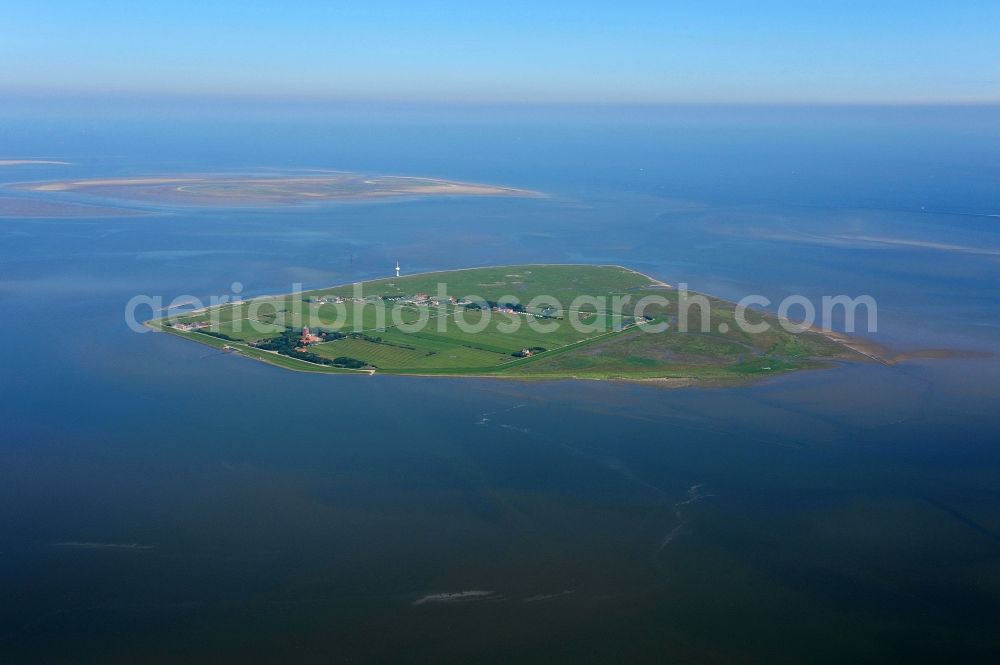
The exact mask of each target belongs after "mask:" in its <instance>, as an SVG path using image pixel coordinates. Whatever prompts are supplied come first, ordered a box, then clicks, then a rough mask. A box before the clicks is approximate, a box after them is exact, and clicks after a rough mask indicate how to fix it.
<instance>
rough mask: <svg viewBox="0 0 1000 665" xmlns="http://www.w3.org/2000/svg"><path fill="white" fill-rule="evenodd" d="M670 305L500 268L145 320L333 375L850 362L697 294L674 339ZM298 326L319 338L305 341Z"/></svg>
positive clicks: (571, 272)
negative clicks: (742, 319)
mask: <svg viewBox="0 0 1000 665" xmlns="http://www.w3.org/2000/svg"><path fill="white" fill-rule="evenodd" d="M691 295H692V296H695V295H696V294H691ZM679 297H680V296H679V294H678V292H677V291H676V290H674V289H673V288H671V287H669V286H667V285H666V284H663V283H662V282H658V281H656V280H654V279H652V278H650V277H648V276H646V275H643V274H641V273H638V272H635V271H633V270H629V269H627V268H623V267H621V266H596V265H525V266H502V267H492V268H473V269H468V270H455V271H445V272H436V273H425V274H421V275H413V276H405V277H399V278H395V277H393V278H386V279H379V280H371V281H368V282H363V283H359V284H348V285H343V286H337V287H330V288H324V289H317V290H314V291H307V292H302V293H296V294H291V295H285V296H274V297H266V298H257V299H254V300H250V301H246V302H242V303H239V304H236V305H223V306H220V307H215V308H209V309H205V310H201V311H198V312H190V313H187V314H181V315H173V316H169V317H164V318H160V319H155V320H153V321H150V322H149V323H148V325H149V326H150V327H152V328H154V329H156V330H160V331H164V332H168V333H172V334H175V335H179V336H182V337H186V338H188V339H192V340H195V341H199V342H202V343H207V344H210V345H212V346H215V347H217V348H223V347H226V348H227V349H228V350H231V351H235V352H238V353H242V354H244V355H246V356H248V357H252V358H255V359H258V360H263V361H265V362H270V363H273V364H277V365H280V366H282V367H287V368H290V369H298V370H304V371H319V372H335V373H336V372H339V373H343V372H353V373H358V372H365V373H394V374H451V375H483V376H502V377H520V378H570V377H572V378H591V379H657V378H663V379H686V380H690V381H692V382H714V383H726V382H739V381H745V380H747V379H748V378H754V377H763V376H770V375H775V374H779V373H783V372H789V371H794V370H797V369H804V368H811V367H817V366H821V365H823V364H829V362H830V361H831V360H834V359H859V358H860V356H859V355H858V354H857V353H856V352H854V351H852V350H850V349H848V348H847V347H845V346H844V345H842V344H840V343H839V342H837V341H834V340H831V339H829V338H827V337H826V336H824V335H822V334H819V333H817V332H812V331H810V332H804V333H792V332H788V331H786V330H784V329H783V328H782V327H780V326H779V322H778V319H777V318H776V317H774V316H771V315H769V314H763V313H761V312H753V311H752V312H748V313H747V316H746V318H747V319H748V320H749V321H750V322H751V323H762V322H763V323H767V324H768V325H769V327H770V329H769V330H768V331H766V332H761V333H750V332H745V331H743V330H741V329H740V327H739V326H738V325H736V323H737V320H736V316H735V305H734V304H733V303H729V302H726V301H723V300H718V299H715V298H711V297H707V296H698V297H703V298H706V299H707V302H708V303H709V305H710V307H709V308H708V309H709V314H708V316H707V317H706V319H705V320H704V324H706V325H704V326H703V325H702V323H703V322H702V316H701V311H702V310H701V307H700V306H699V305H697V304H692V305H691V306H690V307H688V308H685V309H687V311H688V319H689V321H690V326H689V329H690V332H680V331H678V323H679V318H678V317H679V315H680V309H681V308H680V307H679V302H678V300H679ZM644 301H648V302H646V305H645V306H644V307H641V308H638V309H637V306H639V305H640V303H643V302H644ZM509 309H514V310H515V311H513V312H511V311H509ZM192 325H193V326H195V327H194V328H191V329H187V328H186V326H192ZM304 326H307V327H309V328H310V330H311V331H312V333H313V334H315V335H318V338H317V339H314V340H309V341H308V343H303V342H302V338H301V336H302V329H303V327H304ZM660 328H665V330H663V331H658V332H652V331H653V330H658V329H660ZM524 350H529V353H524Z"/></svg>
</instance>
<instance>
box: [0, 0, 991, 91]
mask: <svg viewBox="0 0 1000 665" xmlns="http://www.w3.org/2000/svg"><path fill="white" fill-rule="evenodd" d="M998 28H1000V2H996V1H993V2H963V1H961V0H960V1H958V2H943V1H941V0H938V1H936V2H924V1H923V0H912V1H910V2H897V1H894V0H885V1H882V2H836V0H827V1H825V2H813V1H811V0H800V1H799V2H752V0H747V1H746V2H711V1H703V2H690V3H678V2H668V1H663V2H629V1H618V2H615V1H609V2H588V1H587V0H578V1H577V2H572V3H564V2H549V3H545V4H544V6H542V3H541V2H520V1H506V2H496V3H488V4H487V3H483V4H474V3H472V2H463V3H459V2H417V1H415V0H414V1H411V2H381V1H378V0H371V1H366V2H360V1H355V2H344V3H341V2H313V1H309V0H299V1H298V2H277V1H275V2H257V1H254V0H239V1H232V0H213V1H209V0H202V1H201V2H188V1H187V0H171V1H170V2H155V3H154V2H143V1H142V0H131V1H130V2H118V1H108V0H105V1H104V2H84V1H79V0H76V1H74V0H63V1H58V0H57V1H50V2H46V1H45V0H39V1H38V2H31V3H29V2H16V3H15V2H11V3H5V6H4V7H3V8H2V9H0V91H2V92H3V93H5V94H8V95H10V94H25V93H30V94H39V93H42V94H44V93H48V92H71V93H78V92H96V93H109V92H113V93H183V94H203V93H212V94H222V95H253V96H276V97H283V96H291V97H305V98H312V97H317V98H340V99H362V100H363V99H375V100H420V101H447V102H456V101H457V102H463V101H471V102H488V101H503V102H518V101H528V102H647V103H658V102H712V103H714V102H735V103H817V102H818V103H936V102H945V103H975V102H998V101H1000V35H998V34H997V32H998Z"/></svg>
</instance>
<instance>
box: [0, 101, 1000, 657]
mask: <svg viewBox="0 0 1000 665" xmlns="http://www.w3.org/2000/svg"><path fill="white" fill-rule="evenodd" d="M14 157H48V158H53V159H63V160H66V161H70V162H73V164H72V165H68V166H59V165H47V166H42V165H33V166H7V167H0V169H2V170H0V181H2V182H16V181H25V180H44V179H65V178H83V177H93V176H105V175H140V174H160V173H176V172H183V173H192V172H214V171H234V170H244V171H245V170H252V169H297V168H332V169H342V170H350V171H362V172H369V173H379V174H409V175H425V176H435V177H443V178H451V179H456V180H473V181H483V182H489V183H497V184H504V185H511V186H517V187H526V188H530V189H535V190H539V191H542V192H545V193H546V194H548V195H549V196H548V197H547V198H544V199H453V200H423V201H398V202H391V203H377V204H375V203H368V204H339V205H323V206H318V207H301V208H284V209H271V210H239V211H232V210H230V211H208V210H198V209H191V210H188V211H184V212H182V213H181V212H178V213H173V214H161V215H155V216H145V217H131V218H106V219H46V220H43V219H16V218H7V219H0V312H2V314H3V325H2V326H0V367H2V368H3V369H2V372H3V374H2V379H0V417H2V430H0V432H2V434H0V661H3V662H9V663H20V662H44V663H58V662H94V663H115V662H161V661H162V662H178V661H184V662H229V661H232V662H385V663H400V662H463V663H469V662H538V663H553V662H595V663H617V662H620V663H640V662H656V663H662V662H711V663H721V662H739V663H750V662H754V663H779V662H788V663H793V662H794V663H805V662H816V663H845V662H885V661H901V662H915V661H916V660H921V661H941V662H945V661H947V662H956V661H962V662H974V661H983V662H987V661H989V662H996V659H997V658H998V657H1000V631H998V630H997V627H998V626H1000V396H998V389H1000V361H998V360H997V359H996V358H990V357H987V358H983V357H979V358H966V359H950V360H933V361H932V360H922V361H917V362H912V363H906V364H901V365H897V366H893V367H882V366H873V365H847V366H843V367H839V368H836V369H832V370H825V371H818V372H810V373H800V374H796V375H794V376H791V377H787V378H784V379H780V380H775V381H772V382H765V383H761V384H758V385H755V386H752V387H744V388H738V389H709V390H704V389H702V390H692V389H688V390H679V391H667V390H662V389H658V388H651V387H646V386H634V385H616V384H610V383H591V382H572V381H565V382H548V383H516V382H506V381H499V380H479V379H454V378H449V379H445V378H441V379H427V378H404V377H381V376H375V377H370V378H369V377H337V376H317V375H308V374H297V373H292V372H288V371H284V370H280V369H276V368H273V367H269V366H266V365H262V364H258V363H254V362H250V361H247V360H244V359H240V358H237V357H232V356H229V355H220V354H216V353H213V352H212V350H211V349H209V348H207V347H203V346H200V345H195V344H190V343H184V342H183V341H181V340H178V339H176V338H173V337H168V336H166V335H156V334H134V333H133V332H131V331H130V330H129V329H128V328H127V327H126V326H125V323H124V318H123V312H124V307H125V303H126V301H127V300H128V299H129V298H130V297H131V296H133V295H135V294H138V293H144V294H150V295H162V296H163V297H165V298H166V299H168V300H169V299H171V298H174V297H175V296H180V295H185V294H189V295H193V296H197V297H199V298H207V297H208V296H210V295H213V294H226V293H229V289H230V285H231V284H232V283H233V282H234V281H239V282H241V283H242V284H243V286H244V291H243V295H244V296H253V295H258V294H266V293H276V292H286V291H289V290H290V289H291V285H292V283H293V282H300V283H303V284H304V285H305V288H311V287H319V286H324V285H329V284H335V283H344V282H349V281H352V280H357V279H367V278H372V277H376V276H384V275H386V274H388V273H389V271H390V269H391V267H392V265H393V263H394V261H395V260H396V259H397V258H399V260H400V261H401V263H402V265H403V269H404V272H410V273H413V272H421V271H426V270H436V269H447V268H458V267H472V266H478V265H494V264H500V263H527V262H552V263H557V262H594V263H610V262H613V263H621V264H624V265H627V266H630V267H633V268H635V269H637V270H640V271H642V272H646V273H648V274H651V275H654V276H656V277H658V278H661V279H663V280H665V281H668V282H670V283H678V282H687V283H688V284H690V287H691V288H692V289H695V290H700V291H705V292H708V293H713V294H715V295H719V296H722V297H727V298H731V299H738V298H741V297H743V296H744V295H747V294H749V293H760V294H764V295H766V296H768V297H770V298H772V299H773V300H775V301H777V300H780V299H781V298H783V297H785V296H787V295H789V294H792V293H797V294H803V295H805V296H807V297H809V298H813V299H818V298H819V297H821V296H822V295H837V294H846V295H850V296H856V295H861V294H869V295H871V296H873V297H874V298H875V299H876V300H877V301H878V305H879V311H878V315H879V317H878V324H879V332H878V333H877V334H874V335H871V337H872V338H873V339H875V340H876V341H878V342H881V343H883V344H886V345H888V346H890V347H891V348H892V349H894V350H897V351H908V350H914V349H921V348H947V349H960V350H968V351H982V352H990V351H997V350H998V349H1000V217H998V215H1000V110H998V109H933V108H927V109H765V108H753V109H717V108H683V109H657V108H635V109H613V108H603V109H574V108H568V107H567V108H544V109H517V108H509V109H489V108H474V109H455V108H451V109H448V108H443V109H442V108H391V107H382V108H378V109H366V108H361V107H337V108H332V109H324V108H305V107H298V108H290V107H277V106H275V107H266V108H260V107H255V108H248V107H243V106H240V105H235V104H234V105H230V106H224V107H218V106H216V107H200V106H197V105H196V104H194V103H192V104H191V105H187V106H181V105H178V104H175V103H171V104H168V105H156V104H153V103H152V102H129V103H126V104H122V105H118V106H114V107H103V106H95V105H94V104H93V103H92V102H88V101H87V100H83V101H80V102H78V103H76V104H70V103H64V104H62V105H49V106H45V105H40V104H7V105H5V106H0V159H2V158H14Z"/></svg>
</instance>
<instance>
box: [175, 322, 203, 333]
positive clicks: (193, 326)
mask: <svg viewBox="0 0 1000 665" xmlns="http://www.w3.org/2000/svg"><path fill="white" fill-rule="evenodd" d="M210 325H212V324H211V323H209V322H208V321H195V322H194V323H171V324H170V327H171V328H173V329H174V330H180V331H181V332H191V331H192V330H201V329H202V328H207V327H209V326H210Z"/></svg>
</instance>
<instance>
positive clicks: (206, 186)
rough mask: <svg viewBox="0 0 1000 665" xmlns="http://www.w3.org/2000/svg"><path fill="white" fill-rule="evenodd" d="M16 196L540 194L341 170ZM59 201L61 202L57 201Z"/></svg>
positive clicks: (86, 185)
mask: <svg viewBox="0 0 1000 665" xmlns="http://www.w3.org/2000/svg"><path fill="white" fill-rule="evenodd" d="M9 190H10V191H11V192H30V193H32V194H33V195H36V196H48V197H60V196H65V195H68V194H71V195H74V196H76V197H79V200H81V201H84V202H87V201H88V200H92V201H93V202H102V203H107V201H108V199H111V200H117V201H121V202H122V203H124V204H132V205H135V204H145V205H154V206H164V207H176V206H182V207H185V206H197V207H213V208H229V207H260V206H267V207H279V206H290V205H301V204H308V203H321V202H324V201H373V200H386V199H398V198H404V197H405V198H416V197H428V196H433V197H438V196H502V197H505V196H517V197H534V196H540V194H539V193H538V192H533V191H529V190H525V189H516V188H513V187H504V186H500V185H488V184H481V183H469V182H457V181H452V180H442V179H439V178H424V177H416V176H394V175H365V174H360V173H347V172H341V171H335V172H334V171H319V172H316V171H307V172H302V171H294V172H290V171H270V172H261V173H253V174H226V173H202V174H166V175H163V174H161V175H152V176H139V177H115V178H85V179H80V180H59V181H47V182H25V183H16V184H14V185H12V186H11V187H10V188H9ZM53 200H59V199H53Z"/></svg>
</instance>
